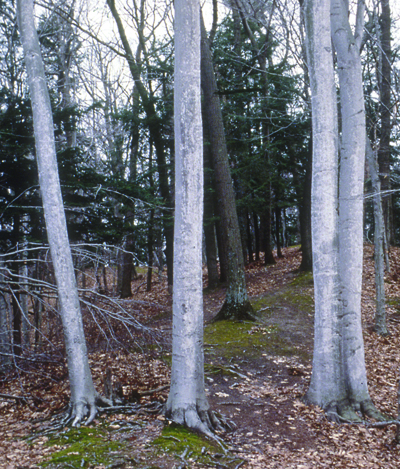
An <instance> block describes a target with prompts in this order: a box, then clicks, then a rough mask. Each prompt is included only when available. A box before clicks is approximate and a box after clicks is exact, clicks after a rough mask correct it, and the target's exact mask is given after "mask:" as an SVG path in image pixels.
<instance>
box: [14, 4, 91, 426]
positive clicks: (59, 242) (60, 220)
mask: <svg viewBox="0 0 400 469" xmlns="http://www.w3.org/2000/svg"><path fill="white" fill-rule="evenodd" d="M17 13H18V24H19V29H20V32H21V40H22V44H23V48H24V57H25V64H26V69H27V73H28V84H29V90H30V96H31V102H32V112H33V123H34V135H35V145H36V158H37V163H38V170H39V183H40V189H41V195H42V201H43V210H44V217H45V222H46V228H47V236H48V241H49V245H50V251H51V257H52V261H53V265H54V271H55V277H56V282H57V289H58V295H59V302H60V308H61V316H62V321H63V329H64V338H65V347H66V353H67V360H68V372H69V381H70V387H71V407H72V417H73V419H74V424H76V423H78V422H80V421H81V420H82V418H83V417H84V416H85V415H87V414H89V417H88V421H91V420H93V418H94V417H95V414H96V405H95V404H96V402H95V401H96V392H95V389H94V385H93V381H92V376H91V372H90V368H89V362H88V355H87V349H86V341H85V336H84V331H83V322H82V316H81V310H80V304H79V298H78V290H77V285H76V281H75V274H74V268H73V263H72V256H71V251H70V247H69V241H68V235H67V226H66V221H65V214H64V206H63V201H62V196H61V188H60V182H59V178H58V168H57V159H56V150H55V141H54V131H53V129H54V127H53V116H52V110H51V105H50V98H49V92H48V89H47V83H46V77H45V72H44V67H43V60H42V56H41V52H40V46H39V40H38V36H37V33H36V29H35V25H34V13H33V1H32V0H19V1H18V2H17Z"/></svg>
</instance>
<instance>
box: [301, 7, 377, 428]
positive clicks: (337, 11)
mask: <svg viewBox="0 0 400 469" xmlns="http://www.w3.org/2000/svg"><path fill="white" fill-rule="evenodd" d="M359 7H363V3H362V2H360V4H359ZM362 13H363V12H362V8H359V9H358V14H357V20H358V21H357V28H356V30H355V33H354V34H353V33H352V31H351V29H350V25H349V20H348V12H347V6H346V4H345V2H343V1H342V0H331V2H330V11H329V2H328V1H326V0H322V1H319V2H318V1H315V0H308V1H307V2H306V15H305V17H306V25H307V34H308V40H307V43H308V61H309V69H310V78H311V89H312V113H313V147H314V148H313V181H312V182H313V184H312V185H313V189H312V225H313V226H312V230H313V239H312V242H313V263H314V285H315V339H314V358H313V372H312V378H311V384H310V388H309V391H308V393H307V398H308V400H309V401H311V402H313V403H314V404H318V405H320V406H322V407H323V408H325V409H326V410H327V412H328V414H329V415H330V417H332V418H334V419H336V420H338V421H341V420H343V419H344V420H352V421H359V420H360V416H359V414H358V413H357V412H361V413H362V414H366V415H368V416H372V417H374V418H381V417H382V416H381V414H380V413H379V412H378V411H377V410H376V409H375V407H374V406H373V404H372V402H371V399H370V397H369V393H368V386H367V377H366V368H365V359H364V343H363V336H362V327H361V277H362V256H363V232H362V228H363V226H362V221H363V183H364V161H365V135H366V132H365V114H364V99H363V92H362V91H363V90H362V74H361V60H360V55H359V44H360V41H361V33H362V28H363V23H362V21H361V18H362ZM329 17H330V23H329ZM331 38H332V40H333V44H334V47H335V51H336V54H337V64H338V67H337V68H338V75H339V87H340V110H341V118H342V132H341V137H342V139H341V142H340V143H341V144H340V174H339V180H338V174H337V171H338V157H337V154H338V148H337V147H338V145H337V142H338V130H337V116H336V92H335V81H334V74H333V60H332V59H333V57H332V48H331ZM328 91H329V92H328ZM338 183H339V200H338V193H337V185H338ZM327 197H328V198H327ZM321 203H322V205H320V204H321ZM338 209H339V215H338ZM327 241H328V243H327Z"/></svg>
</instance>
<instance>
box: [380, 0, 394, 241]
mask: <svg viewBox="0 0 400 469" xmlns="http://www.w3.org/2000/svg"><path fill="white" fill-rule="evenodd" d="M380 5H381V16H380V18H379V24H380V44H379V45H380V48H381V50H380V53H379V58H380V60H379V62H380V63H379V65H380V67H379V68H380V70H379V72H378V76H379V78H380V79H379V85H380V86H379V94H380V139H379V148H378V164H379V173H380V177H381V188H382V191H383V193H384V197H383V199H382V207H383V216H384V220H385V228H386V239H387V241H388V244H389V246H390V245H392V244H393V243H394V230H393V213H392V210H393V208H392V196H391V195H390V194H389V193H387V191H389V190H390V188H391V182H390V164H391V150H390V135H391V131H392V119H391V115H390V111H391V70H392V65H391V58H392V48H391V17H390V2H389V0H380ZM387 247H388V246H386V248H387Z"/></svg>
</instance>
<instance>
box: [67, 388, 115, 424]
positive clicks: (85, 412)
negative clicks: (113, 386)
mask: <svg viewBox="0 0 400 469" xmlns="http://www.w3.org/2000/svg"><path fill="white" fill-rule="evenodd" d="M112 405H113V401H112V400H111V399H107V398H106V397H104V396H101V395H100V394H96V397H95V400H94V402H89V401H78V402H76V403H74V404H71V407H70V415H69V418H68V421H71V420H72V426H73V427H76V426H79V425H80V424H81V423H82V422H84V424H85V425H89V424H90V423H91V422H93V420H94V419H95V417H96V415H97V411H98V407H111V406H112ZM85 419H86V420H85Z"/></svg>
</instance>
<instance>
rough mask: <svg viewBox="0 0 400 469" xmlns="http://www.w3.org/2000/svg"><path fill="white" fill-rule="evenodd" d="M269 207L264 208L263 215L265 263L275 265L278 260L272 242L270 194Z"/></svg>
mask: <svg viewBox="0 0 400 469" xmlns="http://www.w3.org/2000/svg"><path fill="white" fill-rule="evenodd" d="M267 205H268V208H266V209H265V210H264V212H263V213H262V215H261V224H262V233H263V240H262V243H263V248H262V250H263V251H264V252H265V259H264V264H265V265H273V264H276V260H275V258H274V255H273V253H272V244H271V209H270V204H269V196H268V203H267Z"/></svg>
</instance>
